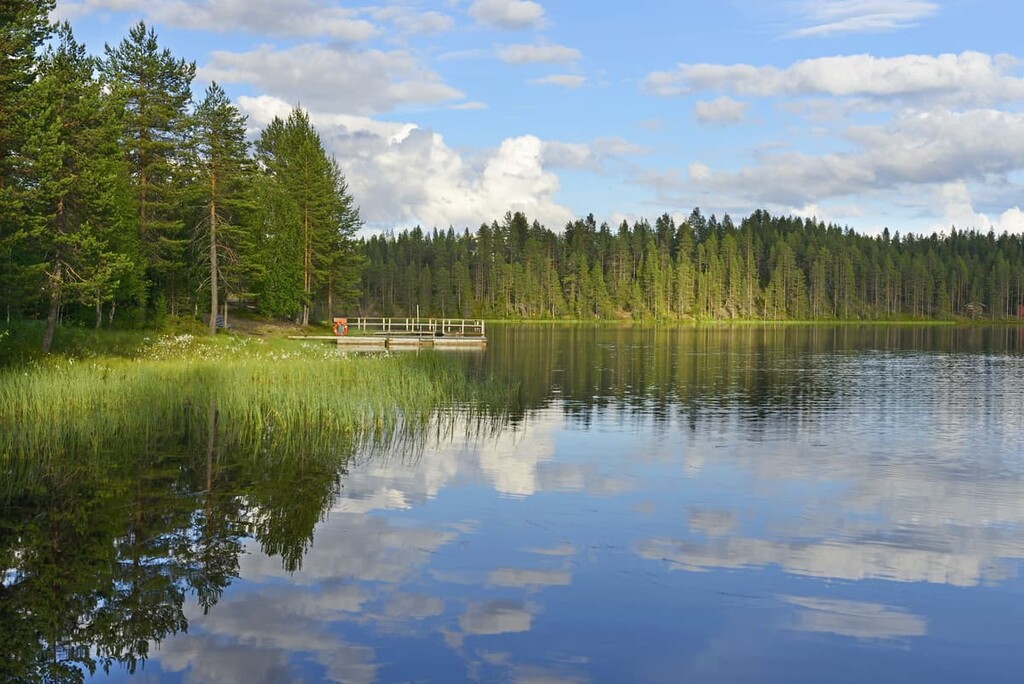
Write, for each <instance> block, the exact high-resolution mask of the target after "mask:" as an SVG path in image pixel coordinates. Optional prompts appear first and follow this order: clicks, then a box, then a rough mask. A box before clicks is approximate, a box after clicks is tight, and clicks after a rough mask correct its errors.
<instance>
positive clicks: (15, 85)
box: [0, 0, 54, 321]
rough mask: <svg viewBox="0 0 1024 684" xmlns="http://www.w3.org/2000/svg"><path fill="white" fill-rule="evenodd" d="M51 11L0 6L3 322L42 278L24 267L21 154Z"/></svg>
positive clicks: (42, 5) (26, 4)
mask: <svg viewBox="0 0 1024 684" xmlns="http://www.w3.org/2000/svg"><path fill="white" fill-rule="evenodd" d="M53 7H54V0H4V2H0V304H2V306H3V309H4V311H3V315H4V316H5V318H6V319H7V320H8V321H9V320H10V318H11V315H12V311H15V312H17V311H18V310H20V309H21V308H23V307H25V306H29V305H31V303H32V302H33V300H34V299H35V293H36V292H38V288H37V287H34V285H35V283H36V281H37V280H38V278H39V277H40V275H41V272H40V270H39V268H38V259H37V258H33V257H28V258H27V261H28V263H26V254H25V251H26V248H27V246H26V244H25V240H26V237H27V234H28V232H29V230H30V229H31V217H30V216H29V215H28V213H27V210H26V207H25V205H24V201H25V197H24V191H25V190H26V182H25V178H24V172H25V166H26V165H25V160H24V159H23V158H22V157H21V151H22V149H23V147H24V145H25V142H26V138H27V137H28V135H29V134H30V131H29V130H27V129H26V123H27V122H28V120H29V117H28V116H27V115H26V110H25V108H26V106H27V105H28V103H29V102H30V101H31V98H30V97H29V96H28V93H27V91H28V89H29V87H30V86H31V84H32V83H33V81H34V80H35V76H36V56H37V51H38V49H39V46H40V45H42V44H43V42H44V41H45V40H46V39H47V38H48V37H49V35H50V33H51V26H50V23H49V20H48V16H49V14H50V12H51V11H52V10H53Z"/></svg>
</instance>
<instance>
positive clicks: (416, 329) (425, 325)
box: [348, 317, 487, 338]
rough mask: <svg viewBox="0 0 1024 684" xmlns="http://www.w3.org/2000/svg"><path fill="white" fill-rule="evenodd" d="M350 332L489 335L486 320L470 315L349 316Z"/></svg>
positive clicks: (356, 333) (362, 333)
mask: <svg viewBox="0 0 1024 684" xmlns="http://www.w3.org/2000/svg"><path fill="white" fill-rule="evenodd" d="M348 334H349V335H377V336H379V335H384V336H388V337H470V338H474V337H476V338H482V337H486V336H487V335H486V330H485V329H484V322H483V320H481V319H471V318H356V317H350V318H348Z"/></svg>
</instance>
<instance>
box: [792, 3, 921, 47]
mask: <svg viewBox="0 0 1024 684" xmlns="http://www.w3.org/2000/svg"><path fill="white" fill-rule="evenodd" d="M938 9H939V6H938V5H937V4H935V3H934V2H925V1H924V0H807V1H804V2H801V3H799V4H798V5H796V10H797V14H798V15H800V18H801V19H802V20H803V21H804V23H805V24H806V25H805V26H802V27H801V28H798V29H796V30H794V31H792V32H790V33H789V34H788V35H789V37H792V38H802V37H807V36H829V35H833V34H836V33H877V32H881V31H895V30H898V29H904V28H909V27H911V26H914V25H915V23H916V22H917V21H918V20H920V19H924V18H927V17H930V16H932V15H933V14H935V13H936V12H937V11H938Z"/></svg>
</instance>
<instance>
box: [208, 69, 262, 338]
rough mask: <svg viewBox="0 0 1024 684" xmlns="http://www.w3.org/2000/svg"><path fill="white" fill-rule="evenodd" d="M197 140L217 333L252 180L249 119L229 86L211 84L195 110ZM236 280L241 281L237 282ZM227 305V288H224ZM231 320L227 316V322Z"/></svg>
mask: <svg viewBox="0 0 1024 684" xmlns="http://www.w3.org/2000/svg"><path fill="white" fill-rule="evenodd" d="M194 130H195V142H196V151H197V154H198V159H199V162H200V164H201V174H200V179H199V181H200V182H199V186H198V187H199V190H200V192H201V202H200V206H201V208H202V211H201V219H200V220H199V221H197V234H198V235H200V236H204V237H205V238H206V239H205V241H204V242H205V244H206V246H207V249H206V250H204V251H205V252H206V254H207V256H208V259H209V273H210V334H211V335H212V334H214V333H215V332H216V331H217V328H216V326H217V312H218V309H219V306H218V305H219V296H220V287H219V284H220V283H221V282H223V283H225V285H226V284H227V283H228V282H229V281H231V280H232V279H231V278H230V277H228V278H225V276H226V275H228V276H230V275H231V273H232V271H234V272H235V273H237V272H238V268H237V267H238V265H239V262H240V252H244V250H245V247H246V246H248V243H247V238H248V233H247V231H246V230H245V229H244V227H243V225H242V223H243V221H244V219H245V214H246V212H247V209H248V208H249V204H248V203H247V202H246V193H247V192H248V190H249V182H250V181H251V164H250V161H249V157H248V152H249V143H248V142H247V141H246V139H245V117H244V116H243V115H242V114H241V113H240V112H239V111H238V108H237V107H235V106H234V105H233V104H231V101H230V100H228V97H227V95H226V94H225V92H224V89H223V88H221V87H220V86H219V85H217V84H216V83H211V84H210V87H209V88H207V90H206V97H205V98H204V99H203V101H202V102H201V103H200V104H199V107H198V108H197V109H196V113H195V129H194ZM236 282H237V281H236ZM224 301H225V306H226V302H227V292H226V291H225V292H224ZM226 323H227V321H226V320H225V324H226Z"/></svg>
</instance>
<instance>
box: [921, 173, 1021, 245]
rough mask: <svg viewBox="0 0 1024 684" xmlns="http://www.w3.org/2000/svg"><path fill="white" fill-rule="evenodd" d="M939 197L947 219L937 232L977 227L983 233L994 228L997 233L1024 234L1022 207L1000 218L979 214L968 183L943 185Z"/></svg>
mask: <svg viewBox="0 0 1024 684" xmlns="http://www.w3.org/2000/svg"><path fill="white" fill-rule="evenodd" d="M936 195H937V197H936V200H937V202H938V205H939V206H940V207H941V211H942V216H943V219H944V220H943V222H942V223H936V224H934V225H933V226H932V230H933V231H944V230H948V229H949V228H950V227H953V226H955V227H956V228H958V229H965V228H975V229H978V230H982V231H986V230H988V229H989V228H992V229H994V230H995V231H996V232H997V233H1024V211H1022V210H1021V208H1020V206H1014V207H1010V208H1009V209H1007V210H1005V211H1003V212H1002V213H1001V214H999V215H998V216H996V217H990V216H988V215H987V214H984V213H981V212H978V211H975V209H974V202H973V199H972V197H971V192H970V190H969V189H968V187H967V184H966V183H964V182H961V181H956V182H952V183H944V184H942V185H941V186H939V188H938V189H937V191H936Z"/></svg>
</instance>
